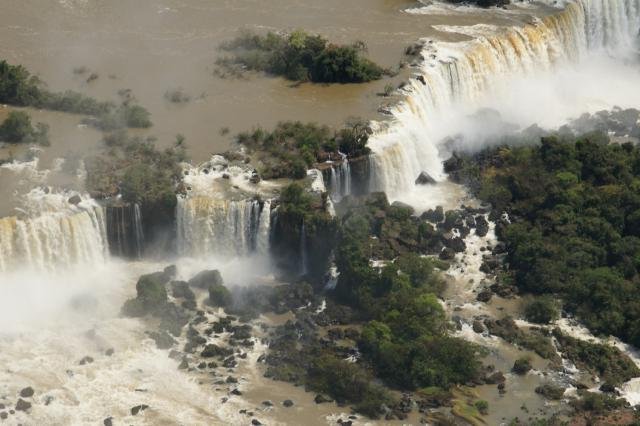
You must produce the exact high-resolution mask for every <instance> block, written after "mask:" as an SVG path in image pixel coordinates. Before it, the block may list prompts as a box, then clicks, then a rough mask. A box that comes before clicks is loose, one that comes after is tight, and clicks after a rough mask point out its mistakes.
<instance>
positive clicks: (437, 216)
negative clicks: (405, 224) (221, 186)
mask: <svg viewBox="0 0 640 426" xmlns="http://www.w3.org/2000/svg"><path fill="white" fill-rule="evenodd" d="M420 218H421V219H422V220H428V221H429V222H432V223H438V222H442V221H443V220H444V209H443V208H442V206H437V207H436V208H435V210H434V209H429V210H427V211H425V212H424V213H422V216H420Z"/></svg>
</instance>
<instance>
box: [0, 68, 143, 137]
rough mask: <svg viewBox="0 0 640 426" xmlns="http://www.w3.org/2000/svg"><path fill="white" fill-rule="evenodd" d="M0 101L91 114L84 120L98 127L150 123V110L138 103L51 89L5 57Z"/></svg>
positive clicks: (110, 128)
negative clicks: (110, 100) (51, 90)
mask: <svg viewBox="0 0 640 426" xmlns="http://www.w3.org/2000/svg"><path fill="white" fill-rule="evenodd" d="M0 103H5V104H9V105H14V106H20V107H34V108H41V109H49V110H54V111H62V112H69V113H73V114H85V115H90V116H93V117H95V119H92V120H88V121H87V124H91V125H95V126H96V127H98V128H99V129H101V130H113V129H116V128H119V127H133V128H147V127H150V126H151V121H150V120H149V113H148V112H147V110H145V109H144V108H143V107H141V106H139V105H133V104H131V103H130V102H125V103H123V104H122V105H120V106H118V107H116V105H115V104H113V103H112V102H100V101H97V100H95V99H93V98H90V97H88V96H85V95H82V94H80V93H78V92H73V91H66V92H62V93H57V92H50V91H49V90H47V89H46V88H45V85H44V84H43V82H42V81H41V80H40V79H39V78H38V77H36V76H34V75H31V74H30V73H29V71H27V69H26V68H25V67H23V66H22V65H10V64H9V63H7V62H6V61H4V60H3V61H0Z"/></svg>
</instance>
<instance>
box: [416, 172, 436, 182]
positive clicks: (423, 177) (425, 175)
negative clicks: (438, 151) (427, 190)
mask: <svg viewBox="0 0 640 426" xmlns="http://www.w3.org/2000/svg"><path fill="white" fill-rule="evenodd" d="M435 183H437V181H436V180H435V179H434V178H433V177H432V176H431V175H430V174H429V173H427V172H421V173H420V174H419V175H418V177H417V178H416V185H433V184H435Z"/></svg>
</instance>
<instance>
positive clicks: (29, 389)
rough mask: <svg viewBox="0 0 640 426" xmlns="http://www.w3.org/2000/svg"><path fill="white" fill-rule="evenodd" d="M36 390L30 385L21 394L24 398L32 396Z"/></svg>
mask: <svg viewBox="0 0 640 426" xmlns="http://www.w3.org/2000/svg"><path fill="white" fill-rule="evenodd" d="M34 393H35V392H34V391H33V388H32V387H31V386H28V387H26V388H24V389H22V390H21V391H20V396H21V397H23V398H31V397H32V396H33V394H34Z"/></svg>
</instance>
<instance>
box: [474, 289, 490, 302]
mask: <svg viewBox="0 0 640 426" xmlns="http://www.w3.org/2000/svg"><path fill="white" fill-rule="evenodd" d="M491 297H493V293H492V292H491V291H490V290H482V291H481V292H480V293H478V296H476V300H478V302H483V303H487V302H488V301H489V300H491Z"/></svg>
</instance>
